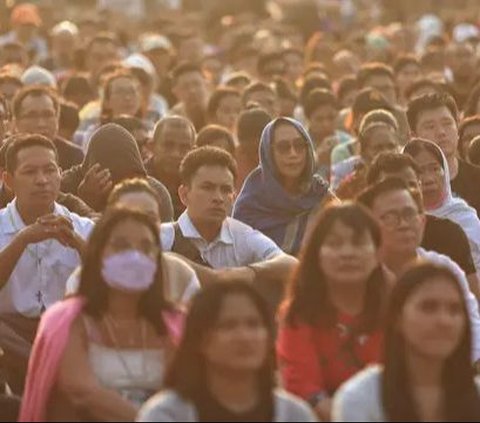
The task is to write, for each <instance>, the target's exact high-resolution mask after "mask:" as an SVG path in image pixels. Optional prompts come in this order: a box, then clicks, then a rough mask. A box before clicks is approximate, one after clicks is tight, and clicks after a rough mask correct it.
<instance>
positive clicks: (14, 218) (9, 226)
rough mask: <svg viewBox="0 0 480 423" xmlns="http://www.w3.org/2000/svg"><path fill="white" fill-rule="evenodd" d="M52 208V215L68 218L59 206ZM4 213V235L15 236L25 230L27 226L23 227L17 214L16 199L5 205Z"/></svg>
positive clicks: (66, 212)
mask: <svg viewBox="0 0 480 423" xmlns="http://www.w3.org/2000/svg"><path fill="white" fill-rule="evenodd" d="M54 207H55V209H54V212H53V213H54V214H56V215H59V216H66V217H68V215H69V213H68V211H67V210H66V209H65V208H64V207H62V206H60V205H59V204H57V203H55V204H54ZM5 212H6V221H5V222H4V224H3V232H4V233H5V234H15V233H17V232H19V231H21V230H22V229H24V228H26V226H27V225H25V223H24V222H23V220H22V217H21V216H20V213H19V212H18V209H17V199H16V198H15V199H14V200H13V201H12V202H11V203H9V204H8V205H7V207H6V209H5Z"/></svg>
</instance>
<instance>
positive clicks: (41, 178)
mask: <svg viewBox="0 0 480 423" xmlns="http://www.w3.org/2000/svg"><path fill="white" fill-rule="evenodd" d="M35 183H36V184H38V185H45V184H46V183H48V177H47V175H46V174H45V173H44V172H38V173H37V174H36V177H35Z"/></svg>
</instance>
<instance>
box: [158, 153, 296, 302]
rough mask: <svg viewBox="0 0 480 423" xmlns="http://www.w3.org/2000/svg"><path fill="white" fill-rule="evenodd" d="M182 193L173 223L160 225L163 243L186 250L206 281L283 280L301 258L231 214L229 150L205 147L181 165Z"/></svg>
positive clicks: (175, 249)
mask: <svg viewBox="0 0 480 423" xmlns="http://www.w3.org/2000/svg"><path fill="white" fill-rule="evenodd" d="M180 174H181V178H182V185H181V186H180V189H179V194H180V198H181V200H182V202H183V203H184V204H185V207H186V208H187V209H186V211H185V212H184V213H183V214H182V215H181V216H180V218H179V219H178V221H177V222H175V223H164V224H163V225H162V227H161V236H162V246H163V248H164V250H165V251H172V252H175V253H177V254H179V255H180V256H183V257H184V258H185V259H187V260H188V262H189V263H190V264H191V265H192V267H193V268H194V269H195V271H196V272H197V275H198V277H199V279H200V281H201V283H202V284H208V283H212V282H215V281H225V280H231V279H232V278H233V279H236V280H240V281H242V282H246V283H257V285H259V286H263V285H266V284H268V283H269V282H272V283H273V287H272V288H273V289H274V290H275V291H276V292H277V294H278V291H282V290H283V284H279V281H282V280H283V279H284V278H285V277H286V276H287V275H288V274H289V273H290V271H291V270H292V269H293V268H294V267H295V265H296V263H297V260H296V259H295V258H293V257H291V256H289V255H287V254H285V253H283V252H282V250H281V249H280V248H279V247H278V246H277V245H276V244H275V243H274V242H273V241H272V240H271V239H269V238H267V237H266V236H265V235H263V234H262V233H261V232H259V231H256V230H254V229H253V228H251V227H250V226H248V225H245V224H244V223H241V222H239V221H238V220H236V219H233V218H231V217H228V216H229V214H230V211H231V209H232V205H233V200H234V195H235V191H234V186H235V176H236V165H235V161H234V160H233V158H232V157H231V156H230V155H229V154H228V153H227V152H225V151H223V150H220V149H218V148H215V147H201V148H198V149H196V150H194V151H192V152H190V153H189V154H188V155H187V156H186V157H185V159H184V160H183V162H182V165H181V168H180Z"/></svg>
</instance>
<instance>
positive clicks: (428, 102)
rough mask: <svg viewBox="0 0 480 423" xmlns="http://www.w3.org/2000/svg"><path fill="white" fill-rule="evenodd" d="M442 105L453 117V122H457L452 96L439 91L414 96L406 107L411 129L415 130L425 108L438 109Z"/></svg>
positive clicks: (456, 108)
mask: <svg viewBox="0 0 480 423" xmlns="http://www.w3.org/2000/svg"><path fill="white" fill-rule="evenodd" d="M442 107H446V108H448V110H449V111H450V114H451V115H452V117H453V118H454V119H455V122H458V107H457V103H455V100H454V98H453V97H452V96H450V95H448V94H445V93H441V94H440V93H439V94H427V95H423V96H421V97H417V98H414V99H413V100H412V101H411V102H410V103H408V109H407V119H408V124H409V125H410V128H411V129H412V131H414V132H415V130H416V128H417V123H418V119H419V117H420V114H421V113H423V112H425V111H427V110H435V109H440V108H442Z"/></svg>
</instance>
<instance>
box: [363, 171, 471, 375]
mask: <svg viewBox="0 0 480 423" xmlns="http://www.w3.org/2000/svg"><path fill="white" fill-rule="evenodd" d="M358 201H359V202H360V203H362V204H364V205H365V206H367V207H368V208H369V209H370V210H371V212H372V214H373V216H374V217H375V218H376V220H377V221H378V223H379V225H380V229H381V232H382V248H381V257H380V259H381V261H382V263H383V265H384V266H385V267H386V268H387V269H388V270H390V271H391V272H392V273H393V274H394V275H395V276H396V277H399V276H400V275H401V274H402V273H403V272H404V271H405V270H406V268H408V266H409V265H410V264H412V263H413V262H415V261H416V260H427V261H429V262H432V263H434V264H437V265H440V266H443V267H447V268H448V269H450V270H451V271H452V272H453V273H454V274H455V275H456V277H457V279H458V281H459V283H460V287H461V289H462V290H463V292H464V294H465V298H466V302H467V307H468V313H469V316H470V320H471V324H472V334H473V336H472V348H473V349H472V357H473V360H474V362H475V363H476V366H477V365H478V367H479V368H480V315H479V311H478V302H477V300H476V298H475V296H474V295H473V293H472V292H471V290H470V288H469V285H468V281H467V278H466V276H465V272H463V270H461V268H460V267H459V266H458V265H457V264H456V263H455V262H454V261H452V260H451V259H450V258H448V257H447V256H443V255H441V254H438V253H436V252H434V251H426V250H424V249H423V248H421V247H420V244H421V242H422V239H423V233H424V229H425V213H424V210H423V202H422V198H421V196H420V193H418V192H416V191H412V190H410V189H409V188H408V186H407V185H406V183H405V182H404V181H402V180H401V179H397V178H388V179H385V180H384V181H382V182H379V183H377V184H376V185H373V186H371V187H370V188H368V189H367V190H366V191H365V192H364V193H363V194H362V195H361V196H360V197H359V199H358Z"/></svg>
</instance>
